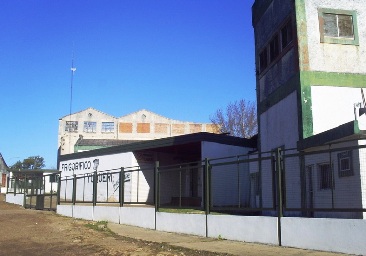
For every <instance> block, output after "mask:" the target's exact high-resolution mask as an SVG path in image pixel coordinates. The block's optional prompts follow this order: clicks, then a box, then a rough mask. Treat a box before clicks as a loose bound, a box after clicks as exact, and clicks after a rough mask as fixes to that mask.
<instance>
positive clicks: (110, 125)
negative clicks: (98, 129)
mask: <svg viewBox="0 0 366 256" xmlns="http://www.w3.org/2000/svg"><path fill="white" fill-rule="evenodd" d="M102 132H105V133H113V132H114V122H103V123H102Z"/></svg>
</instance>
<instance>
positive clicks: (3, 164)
mask: <svg viewBox="0 0 366 256" xmlns="http://www.w3.org/2000/svg"><path fill="white" fill-rule="evenodd" d="M8 168H9V167H8V165H7V164H6V162H5V160H4V158H3V155H2V154H1V153H0V170H7V169H8Z"/></svg>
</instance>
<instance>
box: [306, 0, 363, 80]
mask: <svg viewBox="0 0 366 256" xmlns="http://www.w3.org/2000/svg"><path fill="white" fill-rule="evenodd" d="M305 8H306V20H307V34H308V51H309V58H308V60H309V65H310V69H311V70H312V71H325V72H341V73H345V72H349V73H365V72H366V71H365V70H366V18H365V17H366V5H365V1H364V0H352V1H349V0H337V1H333V0H306V1H305ZM318 8H330V9H338V10H350V11H353V10H355V11H356V12H357V22H358V34H359V38H360V39H359V46H357V47H356V46H353V45H341V44H326V43H320V32H319V18H318ZM355 63H357V65H355Z"/></svg>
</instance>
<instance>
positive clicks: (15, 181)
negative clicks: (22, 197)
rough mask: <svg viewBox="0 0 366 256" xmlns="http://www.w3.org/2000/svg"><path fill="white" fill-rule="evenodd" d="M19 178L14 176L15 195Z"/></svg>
mask: <svg viewBox="0 0 366 256" xmlns="http://www.w3.org/2000/svg"><path fill="white" fill-rule="evenodd" d="M16 191H17V178H16V177H15V178H14V196H15V195H16V194H17V192H16Z"/></svg>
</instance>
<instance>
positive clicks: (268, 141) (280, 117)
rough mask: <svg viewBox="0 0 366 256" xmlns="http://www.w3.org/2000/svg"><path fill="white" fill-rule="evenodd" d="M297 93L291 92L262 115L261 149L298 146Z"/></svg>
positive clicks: (269, 149)
mask: <svg viewBox="0 0 366 256" xmlns="http://www.w3.org/2000/svg"><path fill="white" fill-rule="evenodd" d="M297 110H298V108H297V95H296V92H293V93H291V94H290V95H289V96H287V97H286V98H285V99H283V100H282V101H280V102H279V103H277V104H276V105H274V106H272V107H271V108H270V109H268V111H266V112H265V113H263V114H261V115H260V117H259V118H260V131H259V136H260V141H261V151H262V152H266V151H271V150H273V149H275V148H277V147H281V146H285V148H296V147H297V144H296V143H297V141H298V140H299V137H298V132H299V130H298V113H297Z"/></svg>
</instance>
